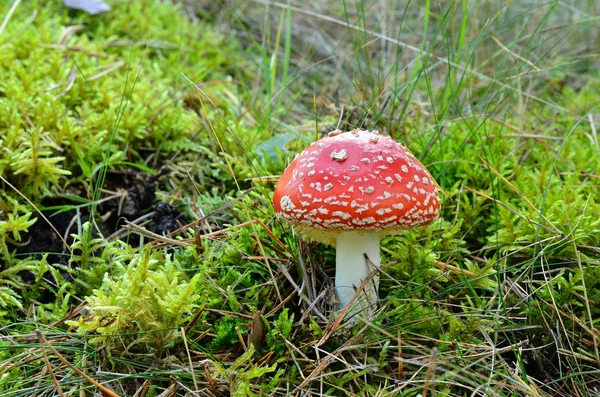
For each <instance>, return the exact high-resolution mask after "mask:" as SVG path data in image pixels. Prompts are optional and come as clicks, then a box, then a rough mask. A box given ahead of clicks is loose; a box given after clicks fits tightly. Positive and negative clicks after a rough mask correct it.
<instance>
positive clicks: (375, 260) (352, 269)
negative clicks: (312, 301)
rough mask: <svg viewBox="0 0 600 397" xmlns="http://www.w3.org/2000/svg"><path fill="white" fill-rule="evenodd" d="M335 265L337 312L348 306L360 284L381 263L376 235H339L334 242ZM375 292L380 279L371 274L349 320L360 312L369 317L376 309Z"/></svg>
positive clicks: (358, 233)
mask: <svg viewBox="0 0 600 397" xmlns="http://www.w3.org/2000/svg"><path fill="white" fill-rule="evenodd" d="M365 254H366V255H367V257H368V258H369V259H368V260H367V259H366V258H365ZM335 261H336V268H335V290H336V295H337V300H338V302H339V303H338V309H340V310H341V309H343V308H344V307H345V306H347V305H348V303H350V301H351V300H352V298H353V297H354V295H355V293H356V291H357V290H358V288H359V287H360V285H361V283H362V282H363V280H366V279H367V278H368V277H369V275H370V274H371V273H372V272H373V271H375V270H376V269H377V268H378V267H379V265H380V263H381V254H380V252H379V232H368V233H364V232H363V233H361V232H342V233H340V234H339V235H338V236H337V239H336V259H335ZM371 263H372V264H371ZM378 289H379V276H378V275H377V274H374V275H373V277H371V279H370V280H369V281H368V282H367V283H366V285H365V286H364V289H363V290H362V291H361V292H360V293H359V295H358V296H357V297H356V299H355V300H354V303H353V308H352V309H350V311H349V312H348V316H353V315H355V314H358V313H361V312H362V313H363V315H366V316H367V317H369V314H370V313H372V312H374V310H375V308H376V307H377V299H378V298H377V291H378Z"/></svg>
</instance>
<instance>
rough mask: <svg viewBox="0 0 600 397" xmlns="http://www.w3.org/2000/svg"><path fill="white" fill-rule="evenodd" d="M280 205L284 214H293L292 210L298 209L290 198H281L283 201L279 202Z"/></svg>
mask: <svg viewBox="0 0 600 397" xmlns="http://www.w3.org/2000/svg"><path fill="white" fill-rule="evenodd" d="M279 205H281V210H282V211H283V212H291V211H292V210H294V209H295V208H296V206H295V205H294V203H293V202H292V200H291V199H290V198H289V196H283V197H281V200H280V201H279Z"/></svg>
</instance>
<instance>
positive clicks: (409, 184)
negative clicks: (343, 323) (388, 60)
mask: <svg viewBox="0 0 600 397" xmlns="http://www.w3.org/2000/svg"><path fill="white" fill-rule="evenodd" d="M273 205H274V207H275V212H276V213H277V214H278V215H279V216H280V217H282V218H283V219H285V220H287V221H288V222H289V223H291V224H294V225H295V230H296V232H298V233H300V234H301V235H302V236H303V237H305V238H308V239H311V240H316V241H320V242H323V243H327V244H335V246H336V269H335V271H336V277H335V287H336V295H337V300H338V302H339V303H338V304H339V308H340V309H341V308H344V307H345V306H346V305H348V304H349V303H350V301H351V300H352V298H353V296H354V295H355V292H356V289H357V288H358V287H359V286H360V285H361V283H362V282H363V281H364V280H366V279H367V278H368V277H369V275H370V273H371V272H372V271H373V270H375V269H376V268H377V267H379V264H380V260H381V258H380V252H379V241H380V239H381V237H383V236H384V235H386V234H392V233H396V232H398V231H400V230H402V229H410V228H413V227H415V226H421V225H426V224H429V223H431V222H433V221H434V220H435V219H436V218H437V217H438V215H439V212H440V199H439V197H438V189H437V186H436V184H435V182H434V180H433V178H432V177H431V175H429V173H428V172H427V170H426V169H425V167H424V166H423V164H421V163H420V162H419V160H417V158H416V157H415V156H413V155H412V154H411V153H410V152H409V151H408V150H407V149H406V148H405V147H404V146H402V145H401V144H399V143H397V142H396V141H394V140H392V139H391V138H390V137H387V136H383V135H379V133H377V132H370V131H362V130H358V129H355V130H353V131H350V132H341V131H339V130H336V131H333V132H331V133H329V135H328V136H327V137H324V138H322V139H320V140H318V141H315V142H313V143H312V144H311V145H310V146H309V147H308V148H306V149H305V150H304V151H303V152H302V153H301V154H300V155H299V156H297V157H296V158H295V159H294V161H292V163H291V164H290V165H289V166H288V167H287V169H286V170H285V172H284V173H283V175H282V176H281V179H280V180H279V182H278V183H277V187H276V188H275V193H274V195H273ZM365 255H366V256H367V257H368V259H369V261H370V262H372V264H373V265H374V266H375V269H371V268H370V266H369V261H367V260H366V258H365ZM371 281H372V282H370V283H367V284H366V285H365V287H364V290H363V291H364V298H365V299H364V300H363V299H361V301H362V303H361V305H360V308H359V309H356V310H354V311H352V312H351V313H358V312H361V311H364V310H368V308H369V307H371V308H372V307H374V306H375V304H376V302H377V289H378V286H379V278H378V276H376V275H375V276H373V277H372V279H371Z"/></svg>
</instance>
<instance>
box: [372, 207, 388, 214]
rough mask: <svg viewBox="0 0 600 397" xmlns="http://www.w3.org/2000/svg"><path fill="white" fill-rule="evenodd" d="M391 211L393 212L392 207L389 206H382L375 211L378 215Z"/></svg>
mask: <svg viewBox="0 0 600 397" xmlns="http://www.w3.org/2000/svg"><path fill="white" fill-rule="evenodd" d="M390 212H392V210H391V209H389V208H380V209H378V210H377V211H375V213H376V214H377V215H384V214H389V213H390Z"/></svg>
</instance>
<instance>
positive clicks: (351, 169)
mask: <svg viewBox="0 0 600 397" xmlns="http://www.w3.org/2000/svg"><path fill="white" fill-rule="evenodd" d="M358 170H360V167H359V166H358V165H353V166H352V167H350V171H358Z"/></svg>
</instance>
